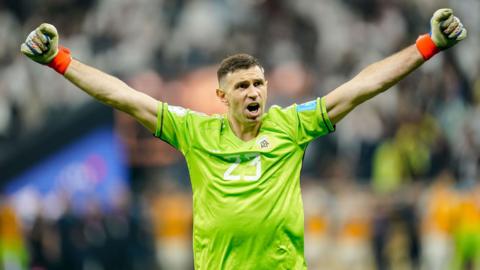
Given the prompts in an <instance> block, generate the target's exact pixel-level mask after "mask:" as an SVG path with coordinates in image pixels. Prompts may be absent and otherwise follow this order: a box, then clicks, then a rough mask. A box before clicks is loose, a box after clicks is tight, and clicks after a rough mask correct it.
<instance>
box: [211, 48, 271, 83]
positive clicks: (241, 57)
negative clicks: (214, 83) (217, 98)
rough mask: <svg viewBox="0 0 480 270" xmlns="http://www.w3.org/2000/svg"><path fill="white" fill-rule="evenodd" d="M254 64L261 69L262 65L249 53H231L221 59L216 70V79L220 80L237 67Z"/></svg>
mask: <svg viewBox="0 0 480 270" xmlns="http://www.w3.org/2000/svg"><path fill="white" fill-rule="evenodd" d="M254 66H258V67H259V68H261V69H262V70H263V67H262V65H260V62H259V61H258V59H257V58H255V57H253V56H251V55H249V54H246V53H239V54H234V55H231V56H229V57H227V58H225V59H223V60H222V62H221V63H220V67H219V68H218V70H217V78H218V81H219V82H220V80H221V79H222V78H223V77H224V76H225V75H227V74H228V73H230V72H234V71H236V70H239V69H249V68H251V67H254Z"/></svg>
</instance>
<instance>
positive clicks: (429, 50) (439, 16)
mask: <svg viewBox="0 0 480 270" xmlns="http://www.w3.org/2000/svg"><path fill="white" fill-rule="evenodd" d="M466 37H467V29H465V28H464V27H463V24H462V23H461V22H460V20H459V19H458V18H457V17H455V16H453V11H452V10H451V9H449V8H443V9H439V10H437V11H435V13H434V14H433V16H432V19H431V20H430V34H425V35H422V36H420V37H419V38H418V39H417V42H416V45H417V48H418V50H419V51H420V53H421V54H422V56H423V59H425V60H428V59H430V58H431V57H432V56H434V55H435V54H436V53H438V52H439V51H441V50H445V49H448V48H450V47H452V46H454V45H455V44H457V43H458V42H459V41H461V40H463V39H465V38H466Z"/></svg>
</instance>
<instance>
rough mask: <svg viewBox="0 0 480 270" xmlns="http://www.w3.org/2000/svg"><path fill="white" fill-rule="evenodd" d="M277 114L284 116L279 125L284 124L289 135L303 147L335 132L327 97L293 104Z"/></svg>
mask: <svg viewBox="0 0 480 270" xmlns="http://www.w3.org/2000/svg"><path fill="white" fill-rule="evenodd" d="M277 112H278V113H276V114H275V115H277V116H278V115H283V116H282V118H283V119H281V120H283V121H277V123H282V124H281V125H282V126H284V127H285V130H286V131H287V132H288V134H289V135H290V136H292V137H293V140H294V141H295V142H296V143H297V144H298V145H300V146H302V147H304V146H306V145H308V143H309V142H311V141H312V140H313V139H315V138H318V137H320V136H323V135H325V134H328V133H330V132H333V131H335V126H334V125H333V124H332V122H331V121H330V118H328V114H327V108H326V106H325V97H323V98H317V99H314V100H311V101H308V102H306V103H303V104H298V105H297V104H293V105H292V106H289V107H287V108H285V109H283V110H281V112H280V111H278V110H277ZM277 120H280V119H277Z"/></svg>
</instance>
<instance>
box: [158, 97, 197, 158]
mask: <svg viewBox="0 0 480 270" xmlns="http://www.w3.org/2000/svg"><path fill="white" fill-rule="evenodd" d="M189 118H191V111H190V110H188V109H185V108H182V107H179V106H171V105H168V104H167V103H165V102H159V103H158V112H157V127H156V130H155V137H157V138H159V139H161V140H163V141H165V142H167V143H168V144H170V145H171V146H173V147H174V148H176V149H177V150H179V151H180V152H182V153H183V154H185V153H186V152H187V151H188V149H189V147H190V145H189V141H190V140H189V129H188V125H189V122H190V120H189Z"/></svg>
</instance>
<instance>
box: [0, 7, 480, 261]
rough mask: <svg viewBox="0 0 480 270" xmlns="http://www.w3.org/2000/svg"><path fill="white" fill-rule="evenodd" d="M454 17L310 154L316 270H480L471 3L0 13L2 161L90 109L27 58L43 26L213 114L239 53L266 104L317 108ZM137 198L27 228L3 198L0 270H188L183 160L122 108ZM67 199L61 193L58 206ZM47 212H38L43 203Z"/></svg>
mask: <svg viewBox="0 0 480 270" xmlns="http://www.w3.org/2000/svg"><path fill="white" fill-rule="evenodd" d="M447 6H448V7H452V8H453V9H454V11H455V12H456V14H457V16H459V17H460V18H461V20H462V22H463V23H464V25H465V26H466V28H467V29H468V31H469V37H468V38H467V40H466V41H464V42H462V43H461V44H459V45H458V46H457V47H456V48H454V49H452V50H450V51H447V52H444V53H442V54H440V55H438V56H436V57H435V58H434V59H432V60H430V61H429V63H427V64H425V65H424V66H423V67H421V69H420V70H418V71H416V72H414V74H412V75H411V76H410V77H408V78H407V79H405V80H404V81H402V82H401V83H400V84H398V85H397V86H395V87H394V89H392V90H389V91H388V92H386V93H384V94H382V95H380V96H379V97H376V98H375V99H373V100H371V101H369V102H368V103H367V104H364V105H362V106H360V107H359V108H357V109H356V110H355V111H354V112H353V113H351V114H350V115H349V116H347V117H346V118H345V119H344V120H343V121H342V122H341V123H340V124H339V125H338V126H337V130H336V132H335V133H334V134H331V135H329V136H327V137H323V138H321V139H319V140H317V141H315V142H314V143H312V145H311V146H310V147H309V149H308V151H307V153H306V158H305V160H304V161H305V163H304V169H303V178H302V185H303V194H304V203H305V227H306V237H305V249H306V256H307V260H308V262H309V269H331V270H336V269H339V270H340V269H353V270H357V269H358V270H361V269H380V270H381V269H399V270H400V269H401V270H404V269H405V270H408V269H412V270H413V269H426V270H430V269H435V270H441V269H480V50H478V48H480V35H479V34H480V17H479V16H478V12H479V11H480V2H479V1H478V0H462V1H454V0H450V1H448V0H442V1H433V0H341V1H339V0H321V1H318V0H296V1H286V0H283V1H278V0H277V1H275V0H245V1H235V0H177V1H167V0H159V1H158V0H104V1H95V0H87V1H85V0H83V1H82V0H50V1H40V0H28V1H27V0H3V1H1V2H0V48H2V49H1V50H0V63H1V65H0V149H4V150H2V151H0V152H2V153H0V157H2V159H1V160H3V159H8V156H7V157H5V156H3V155H4V153H8V151H7V150H8V149H13V148H14V147H16V145H17V144H18V143H20V142H21V141H22V139H24V138H33V139H34V138H35V136H41V134H37V131H38V130H40V129H41V128H44V127H46V126H50V125H54V124H55V122H56V121H58V120H59V119H61V118H62V117H65V115H68V113H69V112H73V111H75V109H76V108H79V107H80V106H82V105H83V104H85V103H88V102H92V99H91V98H89V97H88V96H87V95H85V94H84V93H82V92H81V91H79V90H77V89H76V88H75V87H73V86H72V85H70V84H69V83H68V82H67V81H66V80H63V79H62V78H60V77H59V76H58V75H57V74H56V73H54V72H52V71H51V70H49V69H47V68H40V67H39V66H38V65H36V64H33V63H31V62H30V61H28V60H27V59H26V58H25V57H23V56H22V55H21V54H20V53H19V45H20V44H21V42H23V39H24V38H25V37H26V35H27V34H28V33H29V31H31V30H32V29H33V28H34V27H36V26H37V25H38V24H39V23H41V22H44V21H47V22H50V23H52V24H54V25H55V26H56V27H57V29H58V30H59V33H60V36H61V39H60V40H61V43H62V44H63V45H65V46H67V47H69V48H70V49H71V50H72V52H73V55H74V57H76V58H78V59H80V60H82V61H83V62H85V63H88V64H90V65H92V66H95V67H97V68H99V69H101V70H104V71H106V72H108V73H110V74H114V75H116V76H118V77H120V78H121V79H123V80H125V81H127V82H128V83H129V84H130V85H131V86H133V87H134V88H136V89H138V90H141V91H144V92H146V93H148V94H150V95H152V96H154V97H156V98H158V99H162V100H164V101H166V102H168V103H172V104H175V105H181V106H185V107H188V108H192V109H195V110H198V111H202V112H206V113H221V112H223V111H225V108H223V105H222V104H221V103H220V102H219V101H217V100H216V97H215V93H214V91H213V90H214V89H215V87H216V77H215V70H216V65H217V63H218V62H219V61H220V60H221V59H222V58H223V57H225V56H227V55H229V54H233V53H236V52H247V53H250V54H253V55H255V56H257V57H258V58H259V59H260V61H261V62H262V63H264V66H265V68H266V75H267V79H268V80H269V91H270V92H269V103H270V104H279V105H284V106H286V105H289V104H291V103H293V102H296V103H301V102H304V101H307V100H309V99H312V98H314V97H316V96H322V95H325V94H326V93H327V92H328V91H330V90H332V89H334V88H335V87H336V86H338V85H339V84H341V83H343V82H345V81H347V80H348V79H349V78H351V77H353V76H354V75H355V74H356V73H357V72H358V71H360V70H361V68H363V67H365V66H366V65H367V64H369V63H372V62H373V61H376V60H380V59H382V58H383V57H385V56H387V55H389V54H391V53H393V52H395V51H397V50H399V49H401V48H403V47H405V46H407V45H409V44H411V43H413V42H414V40H415V39H416V37H417V36H418V34H421V33H424V32H427V31H428V30H429V25H428V22H429V18H430V16H431V14H432V13H433V11H434V10H436V9H437V8H441V7H447ZM115 127H116V130H117V132H118V133H119V134H121V136H122V139H123V141H124V142H125V145H126V148H127V150H128V156H129V162H130V163H129V164H130V165H129V168H130V170H131V176H130V179H128V180H129V181H130V183H131V188H130V189H129V190H125V191H122V192H118V194H117V196H116V197H117V198H116V204H115V206H116V207H114V209H113V210H111V211H109V212H108V213H103V212H102V211H101V210H99V208H98V207H96V206H95V203H92V205H91V207H89V208H88V211H87V212H86V213H84V214H83V215H81V216H80V215H75V214H74V213H71V212H70V211H69V210H68V209H69V206H68V205H69V203H68V198H67V199H65V200H59V201H61V202H62V209H65V210H64V211H63V213H62V214H61V215H58V216H55V217H54V218H51V217H49V216H48V215H45V214H44V212H48V211H47V210H45V211H38V213H36V214H35V216H33V217H31V218H30V219H27V220H25V218H24V217H20V216H19V215H18V214H17V212H16V210H15V208H13V207H12V206H11V204H9V200H8V197H7V196H4V197H3V198H2V195H0V209H1V211H0V269H6V270H13V269H15V270H16V269H36V270H40V269H82V270H102V269H179V270H181V269H191V268H192V253H191V233H192V232H191V224H192V213H191V212H192V209H191V191H190V187H189V183H188V173H187V169H186V166H185V164H184V161H183V159H182V158H181V156H180V155H179V153H177V152H175V151H174V150H173V149H172V148H171V147H170V146H168V145H166V144H164V143H163V142H159V141H158V140H156V139H154V138H153V137H152V136H151V134H148V132H147V131H146V130H144V129H143V128H142V127H140V126H139V125H138V124H136V123H134V122H133V120H132V119H131V118H130V117H128V116H126V115H124V114H122V113H118V114H116V117H115ZM59 196H61V195H59ZM35 203H37V204H39V205H41V207H39V209H42V208H48V207H51V206H49V205H48V203H47V202H45V201H42V200H39V201H37V202H35Z"/></svg>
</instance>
